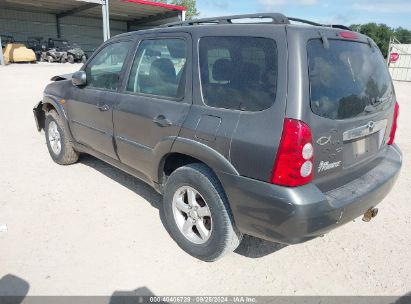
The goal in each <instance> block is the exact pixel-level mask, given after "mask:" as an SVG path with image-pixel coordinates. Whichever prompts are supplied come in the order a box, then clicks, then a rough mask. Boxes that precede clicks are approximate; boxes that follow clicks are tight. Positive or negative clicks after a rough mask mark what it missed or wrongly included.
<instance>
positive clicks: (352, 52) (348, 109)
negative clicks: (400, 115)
mask: <svg viewBox="0 0 411 304" xmlns="http://www.w3.org/2000/svg"><path fill="white" fill-rule="evenodd" d="M307 50H308V60H309V77H310V87H311V108H312V111H313V112H314V113H315V114H317V115H320V116H323V117H326V118H331V119H347V118H353V117H357V116H363V115H367V114H371V113H374V112H376V111H379V110H382V109H383V108H384V107H385V106H387V105H389V104H390V101H391V100H392V96H393V89H392V85H391V78H390V75H389V73H388V70H387V68H386V66H385V62H384V58H383V57H382V55H381V53H380V52H379V51H378V49H377V48H375V47H370V45H369V44H365V43H360V42H352V41H342V40H330V47H329V48H325V47H324V45H323V43H322V41H321V40H320V39H314V40H311V41H309V42H308V45H307Z"/></svg>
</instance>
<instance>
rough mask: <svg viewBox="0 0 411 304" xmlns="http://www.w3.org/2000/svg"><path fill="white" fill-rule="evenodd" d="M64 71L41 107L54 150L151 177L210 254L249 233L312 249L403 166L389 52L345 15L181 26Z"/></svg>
mask: <svg viewBox="0 0 411 304" xmlns="http://www.w3.org/2000/svg"><path fill="white" fill-rule="evenodd" d="M240 19H245V20H240ZM238 21H240V22H238ZM290 21H297V22H299V23H308V24H310V26H307V25H303V24H295V23H294V24H291V23H290ZM53 80H54V82H53V83H51V84H49V85H48V86H47V87H46V89H45V91H44V97H43V100H42V101H41V102H40V103H38V105H36V107H35V108H34V115H35V118H36V122H37V128H38V130H39V131H40V130H42V129H44V130H45V135H46V140H47V147H48V150H49V153H50V155H51V157H52V159H53V160H54V161H55V162H56V163H58V164H61V165H69V164H73V163H75V162H76V161H77V160H78V158H79V155H80V153H88V154H91V155H94V156H95V157H97V158H99V159H101V160H103V161H105V162H107V163H109V164H112V165H113V166H115V167H117V168H120V169H121V170H124V171H125V172H127V173H129V174H131V175H133V176H135V177H137V178H139V179H141V180H143V181H144V182H146V183H148V184H150V185H151V186H152V187H153V188H154V189H155V190H156V191H158V192H159V193H161V194H162V195H163V209H162V212H163V214H164V218H165V222H166V228H167V230H168V231H169V233H170V235H171V237H172V238H173V239H174V240H175V241H176V242H177V243H178V245H179V246H180V247H181V248H182V249H183V250H185V251H186V252H188V253H189V254H191V255H192V256H194V257H196V258H198V259H201V260H204V261H215V260H217V259H218V258H220V257H222V256H223V255H224V254H226V253H228V252H231V251H233V250H234V249H235V248H236V247H237V246H238V245H239V243H240V241H241V239H242V235H243V234H247V235H251V236H254V237H258V238H262V239H265V240H268V241H273V242H280V243H285V244H296V243H301V242H305V241H307V240H310V239H313V238H315V237H317V236H321V235H324V234H325V233H327V232H328V231H330V230H332V229H334V228H336V227H339V226H341V225H343V224H345V223H347V222H349V221H352V220H353V219H355V218H357V217H359V216H361V215H364V220H366V221H369V220H371V218H373V217H375V216H376V215H377V209H376V208H375V207H376V205H377V204H378V203H379V202H381V201H382V200H383V199H384V197H385V196H386V195H387V194H388V193H389V191H390V190H391V188H392V187H393V185H394V183H395V181H396V179H397V177H398V175H399V172H400V168H401V163H402V156H401V152H400V150H399V148H398V147H397V146H396V145H395V144H394V137H395V131H396V128H397V117H398V103H397V102H396V97H395V92H394V87H393V84H392V81H391V78H390V75H389V73H388V70H387V68H386V65H385V62H384V58H383V56H382V55H381V52H380V51H379V49H378V47H377V46H376V44H375V43H374V42H373V41H372V40H371V39H370V38H368V37H366V36H364V35H361V34H359V33H355V32H352V31H350V30H349V29H348V28H346V27H344V26H340V25H320V24H316V23H313V22H309V21H305V20H300V19H295V18H287V17H285V16H283V15H281V14H262V15H242V16H229V17H219V18H212V19H200V20H193V21H188V22H182V23H174V24H168V25H166V26H163V27H160V28H156V29H152V30H146V31H140V32H133V33H126V34H122V35H119V36H116V37H114V38H112V39H111V40H109V41H107V42H105V43H104V44H103V45H102V46H101V47H100V48H99V49H98V50H97V51H96V52H95V53H94V55H93V56H92V57H91V58H90V59H89V60H88V61H87V63H86V64H85V65H84V66H83V67H82V68H81V70H80V71H78V72H76V73H74V74H73V75H62V76H56V77H54V78H53ZM147 233H149V232H148V231H147Z"/></svg>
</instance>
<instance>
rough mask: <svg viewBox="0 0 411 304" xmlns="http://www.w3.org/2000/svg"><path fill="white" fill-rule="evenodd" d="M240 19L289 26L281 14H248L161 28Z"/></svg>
mask: <svg viewBox="0 0 411 304" xmlns="http://www.w3.org/2000/svg"><path fill="white" fill-rule="evenodd" d="M239 19H271V20H272V21H271V22H262V23H272V24H289V23H290V22H289V21H288V19H287V17H286V16H284V15H283V14H279V13H265V14H246V15H233V16H223V17H215V18H202V19H193V20H187V21H183V22H173V23H168V24H164V25H162V26H161V27H174V26H190V25H200V24H233V23H234V22H233V20H239Z"/></svg>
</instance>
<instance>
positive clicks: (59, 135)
mask: <svg viewBox="0 0 411 304" xmlns="http://www.w3.org/2000/svg"><path fill="white" fill-rule="evenodd" d="M45 133H46V141H47V148H48V150H49V153H50V156H51V158H52V159H53V160H54V161H55V162H56V163H58V164H59V165H71V164H74V163H76V162H77V160H78V158H79V153H78V152H77V151H75V150H74V148H73V145H72V144H71V142H70V140H69V136H68V133H67V130H66V127H65V125H64V123H63V120H62V118H61V117H60V116H59V115H58V114H57V112H56V111H55V110H51V111H49V112H48V113H47V115H46V123H45Z"/></svg>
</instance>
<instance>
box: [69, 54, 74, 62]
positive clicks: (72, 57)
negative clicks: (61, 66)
mask: <svg viewBox="0 0 411 304" xmlns="http://www.w3.org/2000/svg"><path fill="white" fill-rule="evenodd" d="M67 61H68V62H69V63H74V56H73V55H68V56H67Z"/></svg>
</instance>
